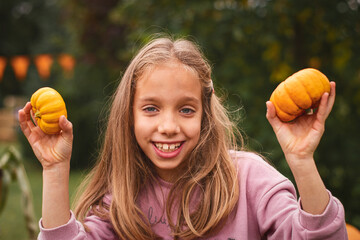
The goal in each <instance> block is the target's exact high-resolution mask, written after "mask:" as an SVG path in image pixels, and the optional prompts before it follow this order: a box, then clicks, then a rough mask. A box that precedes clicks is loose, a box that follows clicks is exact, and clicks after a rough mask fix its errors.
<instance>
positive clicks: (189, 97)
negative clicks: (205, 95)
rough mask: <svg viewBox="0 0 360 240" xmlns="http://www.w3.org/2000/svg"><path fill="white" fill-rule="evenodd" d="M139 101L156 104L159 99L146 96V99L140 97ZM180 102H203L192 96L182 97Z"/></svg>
mask: <svg viewBox="0 0 360 240" xmlns="http://www.w3.org/2000/svg"><path fill="white" fill-rule="evenodd" d="M139 101H141V102H156V101H159V98H158V97H157V96H145V97H140V98H139ZM180 101H185V102H194V103H200V102H201V100H200V99H198V98H195V97H192V96H183V97H181V99H180Z"/></svg>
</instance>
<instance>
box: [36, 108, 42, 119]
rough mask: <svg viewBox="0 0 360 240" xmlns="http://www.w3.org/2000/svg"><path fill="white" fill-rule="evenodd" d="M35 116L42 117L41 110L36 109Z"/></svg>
mask: <svg viewBox="0 0 360 240" xmlns="http://www.w3.org/2000/svg"><path fill="white" fill-rule="evenodd" d="M35 118H41V113H40V111H39V110H37V111H36V113H35Z"/></svg>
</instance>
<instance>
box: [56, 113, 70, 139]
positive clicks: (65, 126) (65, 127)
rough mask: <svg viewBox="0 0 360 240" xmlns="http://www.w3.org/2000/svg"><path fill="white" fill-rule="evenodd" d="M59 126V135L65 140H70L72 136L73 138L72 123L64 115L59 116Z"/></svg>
mask: <svg viewBox="0 0 360 240" xmlns="http://www.w3.org/2000/svg"><path fill="white" fill-rule="evenodd" d="M59 126H60V128H61V130H62V133H61V135H62V136H63V137H64V138H65V139H67V140H72V138H73V125H72V123H71V122H70V121H69V120H68V119H67V118H66V117H65V116H64V115H62V116H60V119H59Z"/></svg>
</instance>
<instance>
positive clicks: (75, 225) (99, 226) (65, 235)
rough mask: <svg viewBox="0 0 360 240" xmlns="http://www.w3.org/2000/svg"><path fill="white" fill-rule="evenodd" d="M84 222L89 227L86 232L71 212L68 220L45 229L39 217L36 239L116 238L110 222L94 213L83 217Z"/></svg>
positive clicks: (83, 239)
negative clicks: (38, 230)
mask: <svg viewBox="0 0 360 240" xmlns="http://www.w3.org/2000/svg"><path fill="white" fill-rule="evenodd" d="M84 223H85V224H86V226H87V227H88V229H89V232H87V231H86V230H85V228H84V226H83V225H82V224H81V223H80V222H79V221H77V220H76V219H75V215H74V213H73V212H71V217H70V220H69V221H68V222H67V223H66V224H64V225H62V226H59V227H56V228H51V229H45V228H43V226H42V221H41V219H40V222H39V225H40V234H39V236H38V240H85V239H86V240H87V239H89V240H90V239H91V240H100V239H103V240H107V239H116V237H115V233H114V232H113V230H112V226H111V223H110V222H109V221H106V220H103V219H101V218H99V217H98V216H95V215H89V216H87V217H86V218H85V221H84Z"/></svg>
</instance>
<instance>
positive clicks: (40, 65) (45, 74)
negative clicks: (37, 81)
mask: <svg viewBox="0 0 360 240" xmlns="http://www.w3.org/2000/svg"><path fill="white" fill-rule="evenodd" d="M52 64H53V57H52V56H51V55H50V54H40V55H37V56H36V57H35V65H36V68H37V70H38V73H39V75H40V77H41V78H42V79H44V80H46V79H48V78H49V77H50V68H51V65H52Z"/></svg>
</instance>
